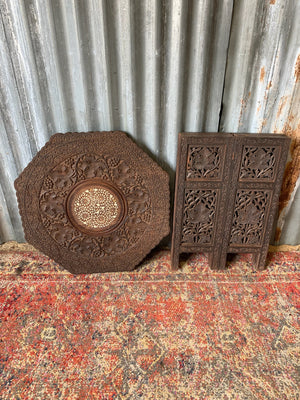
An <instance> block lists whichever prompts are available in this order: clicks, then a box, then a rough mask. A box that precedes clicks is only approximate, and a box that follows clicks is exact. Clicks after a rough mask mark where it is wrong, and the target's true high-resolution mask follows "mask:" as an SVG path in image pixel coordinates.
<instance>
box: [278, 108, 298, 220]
mask: <svg viewBox="0 0 300 400" xmlns="http://www.w3.org/2000/svg"><path fill="white" fill-rule="evenodd" d="M293 120H294V116H291V117H290V118H289V121H288V122H287V123H286V124H285V126H284V128H283V133H284V134H286V135H287V136H289V137H291V138H292V142H291V147H290V153H291V161H289V162H288V163H287V165H286V168H285V173H284V177H283V183H282V188H281V194H280V199H279V214H280V213H281V212H282V210H283V209H284V208H285V207H286V206H287V205H288V203H289V201H290V199H291V195H292V193H293V191H294V189H295V186H296V183H297V180H298V179H299V176H300V123H299V124H298V126H297V128H296V129H293V128H292V125H291V123H292V121H293Z"/></svg>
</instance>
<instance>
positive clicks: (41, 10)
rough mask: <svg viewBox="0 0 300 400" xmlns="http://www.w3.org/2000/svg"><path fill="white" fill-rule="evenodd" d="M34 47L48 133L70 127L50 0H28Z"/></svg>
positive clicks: (27, 6) (62, 130)
mask: <svg viewBox="0 0 300 400" xmlns="http://www.w3.org/2000/svg"><path fill="white" fill-rule="evenodd" d="M25 7H26V14H27V19H28V23H29V30H30V36H31V42H32V47H33V50H34V57H35V62H36V67H37V78H38V81H39V86H40V95H41V103H42V107H43V110H44V114H45V119H46V124H47V130H48V134H49V136H50V135H51V134H53V133H54V132H65V131H66V130H67V129H68V122H67V117H66V111H67V110H66V105H65V99H64V91H63V90H62V76H61V69H62V66H61V63H60V59H59V56H58V52H57V42H56V37H55V27H54V21H53V13H52V6H51V3H50V0H44V1H41V0H30V1H27V2H25Z"/></svg>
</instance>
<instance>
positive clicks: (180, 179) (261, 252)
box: [172, 133, 290, 269]
mask: <svg viewBox="0 0 300 400" xmlns="http://www.w3.org/2000/svg"><path fill="white" fill-rule="evenodd" d="M289 143H290V140H289V138H287V137H286V136H284V135H278V134H267V135H262V134H260V135H256V134H230V133H182V134H180V135H179V141H178V156H177V173H176V188H175V208H174V224H173V237H172V266H173V268H174V269H176V268H177V267H178V263H179V254H180V253H183V252H187V253H191V252H207V253H209V264H210V266H211V268H213V269H223V268H225V266H226V257H227V253H252V254H253V262H254V264H255V265H256V267H257V268H258V269H263V268H264V267H265V260H266V256H267V251H268V245H269V241H270V236H271V233H272V227H273V221H274V217H275V214H276V210H277V204H278V197H279V193H280V188H281V183H282V177H283V173H284V167H285V162H286V158H287V153H288V147H289Z"/></svg>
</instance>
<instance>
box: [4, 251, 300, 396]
mask: <svg viewBox="0 0 300 400" xmlns="http://www.w3.org/2000/svg"><path fill="white" fill-rule="evenodd" d="M230 267H231V268H230V269H228V270H226V271H225V272H216V271H211V270H210V269H209V268H208V266H207V260H206V257H205V256H204V255H202V254H197V255H193V256H191V257H190V258H188V259H186V260H185V261H183V263H182V268H181V270H179V271H178V272H172V271H171V269H170V253H169V251H167V250H166V251H159V252H154V253H152V254H151V255H150V256H149V257H148V258H147V260H145V262H144V263H143V264H142V265H141V266H140V267H139V268H138V269H137V270H136V271H134V272H130V273H115V274H102V275H101V274H96V275H81V276H80V275H79V276H73V275H71V274H70V273H68V272H67V271H65V270H63V269H62V268H60V267H59V266H58V265H57V264H56V263H55V262H53V261H51V260H50V259H49V258H47V257H46V256H44V255H42V254H41V253H39V252H37V251H35V250H34V249H31V248H30V247H26V246H25V247H24V245H23V246H22V245H17V244H15V245H13V244H10V245H8V246H7V245H6V246H4V247H2V248H1V247H0V279H1V281H0V290H1V291H0V315H1V322H0V331H1V334H0V399H1V400H6V399H9V400H11V399H15V400H20V399H22V400H25V399H41V400H45V399H51V400H55V399H71V400H75V399H88V400H91V399H103V400H104V399H105V400H112V399H119V400H125V399H126V400H127V399H130V400H137V399H154V400H161V399H162V400H168V399H180V400H181V399H189V400H196V399H209V400H219V399H223V400H233V399H239V400H246V399H247V400H249V399H250V400H251V399H255V400H256V399H262V400H268V399H276V400H278V399H299V398H300V394H299V383H300V382H299V377H300V331H299V328H300V318H299V308H300V298H299V288H300V285H299V277H300V252H299V251H284V252H283V251H279V252H271V253H269V266H268V269H267V270H266V271H263V272H255V271H254V270H253V267H252V265H251V261H250V257H249V256H247V255H241V256H238V257H237V259H236V260H234V261H232V262H231V265H230Z"/></svg>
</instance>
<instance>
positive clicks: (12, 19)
mask: <svg viewBox="0 0 300 400" xmlns="http://www.w3.org/2000/svg"><path fill="white" fill-rule="evenodd" d="M0 5H1V14H2V18H3V21H4V25H5V27H4V29H5V36H6V40H7V44H8V48H9V54H10V57H11V61H12V66H13V74H14V79H15V81H16V87H17V90H18V93H19V101H20V104H21V107H22V110H23V116H24V121H25V125H26V131H27V135H28V140H29V143H30V146H31V151H32V153H33V154H35V153H36V151H37V150H39V149H40V148H41V147H42V146H43V145H44V144H45V142H46V141H47V139H48V133H47V131H46V129H45V127H46V124H45V118H44V112H43V108H42V106H41V98H40V90H39V83H38V80H37V73H36V63H35V60H34V54H33V48H32V45H31V39H30V34H29V29H28V23H27V17H26V11H25V9H24V4H23V3H19V2H13V1H7V2H6V1H1V3H0Z"/></svg>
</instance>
